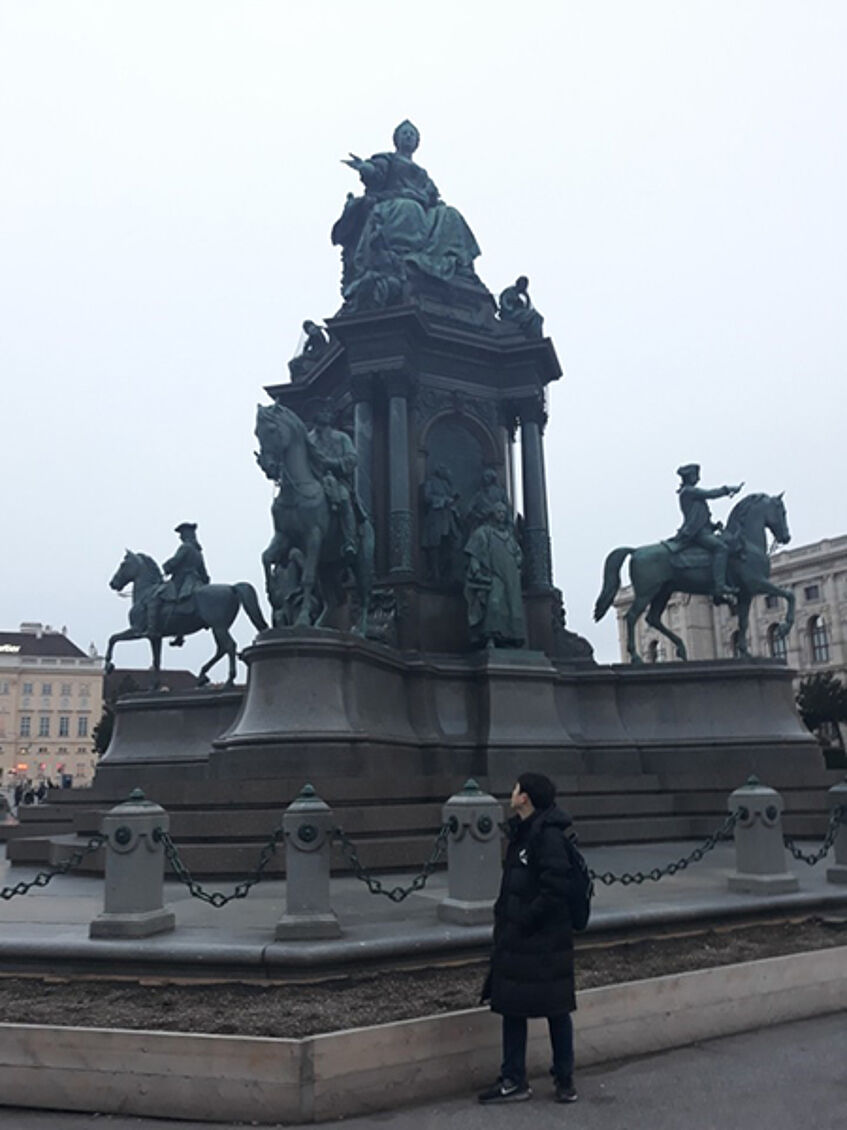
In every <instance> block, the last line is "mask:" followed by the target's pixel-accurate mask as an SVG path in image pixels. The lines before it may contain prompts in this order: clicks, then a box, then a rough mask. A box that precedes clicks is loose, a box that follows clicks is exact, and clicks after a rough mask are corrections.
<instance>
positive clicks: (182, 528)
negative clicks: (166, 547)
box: [174, 522, 197, 534]
mask: <svg viewBox="0 0 847 1130" xmlns="http://www.w3.org/2000/svg"><path fill="white" fill-rule="evenodd" d="M196 531H197V523H196V522H180V524H179V525H178V526H174V533H175V534H193V533H196Z"/></svg>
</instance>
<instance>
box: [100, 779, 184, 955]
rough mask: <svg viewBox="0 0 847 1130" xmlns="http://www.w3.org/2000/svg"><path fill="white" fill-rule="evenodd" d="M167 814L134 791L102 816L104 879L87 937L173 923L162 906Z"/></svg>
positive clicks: (154, 929)
mask: <svg viewBox="0 0 847 1130" xmlns="http://www.w3.org/2000/svg"><path fill="white" fill-rule="evenodd" d="M168 826H169V821H168V814H167V813H166V812H165V810H164V809H163V808H161V807H160V806H159V805H158V804H153V803H152V802H151V801H149V800H146V799H145V797H144V794H143V793H142V792H141V791H140V790H137V791H136V792H134V793H133V794H132V796H131V797H130V798H129V800H128V801H126V802H125V803H124V804H119V805H117V806H116V807H115V808H113V809H112V811H111V812H110V813H109V815H108V816H106V817H105V818H104V820H103V827H102V831H103V835H104V836H106V837H108V845H107V848H106V881H105V889H104V900H103V913H102V914H100V915H98V917H97V918H95V919H94V921H93V922H92V923H91V925H90V927H89V935H90V937H92V938H147V937H149V936H150V935H151V934H161V933H164V932H167V931H169V930H173V928H174V922H175V919H174V915H173V912H172V911H171V910H170V908H169V907H165V906H164V905H163V892H164V862H165V859H164V849H163V846H162V841H161V839H160V838H159V835H158V833H159V832H167V830H168Z"/></svg>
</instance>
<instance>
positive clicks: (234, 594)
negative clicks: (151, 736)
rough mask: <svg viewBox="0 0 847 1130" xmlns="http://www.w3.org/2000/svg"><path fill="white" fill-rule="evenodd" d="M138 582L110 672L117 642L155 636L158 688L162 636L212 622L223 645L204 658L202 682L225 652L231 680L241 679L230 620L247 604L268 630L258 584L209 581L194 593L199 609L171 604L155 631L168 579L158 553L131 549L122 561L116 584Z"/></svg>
mask: <svg viewBox="0 0 847 1130" xmlns="http://www.w3.org/2000/svg"><path fill="white" fill-rule="evenodd" d="M130 582H132V605H131V607H130V610H129V628H127V629H126V631H124V632H116V633H115V635H113V636H111V637H110V638H109V645H108V647H107V648H106V657H105V658H106V674H107V675H108V674H109V672H110V671H113V670H114V669H115V668H114V664H113V663H112V651H113V649H114V647H115V644H116V643H122V642H123V641H124V640H142V639H148V640H149V641H150V650H151V651H152V653H153V683H152V687H153V689H156V688H157V687H158V686H159V685H160V670H161V663H162V637H163V636H190V635H193V634H194V633H195V632H201V631H203V630H204V629H206V628H208V629H209V631H210V632H211V633H212V635H213V636H214V637H215V643H216V644H217V650H216V651H215V654H214V655H213V656H212V658H211V659H210V660H209V662H208V663H204V664H203V666H202V668H201V669H200V673H199V675H198V676H197V685H198V687H203V686H205V685H206V684H207V683H208V682H209V677H208V674H207V672H208V671H209V669H210V668H211V667H212V666H213V665H214V664H215V663H217V661H218V660H219V659H221V658H223V656H227V658H228V659H229V676H228V678H227V686H231V685H232V684H233V683H234V682H235V658H236V644H235V640H234V639H233V638H232V636H231V635H230V633H229V628H230V625H231V624H232V622H233V620H234V619H235V617H236V616H237V615H238V612H239V609H241V608H243V609H244V611H245V612H246V613H247V615H248V616H249V617H250V621H251V623H252V624H253V627H254V628H256V629H257V630H258V631H260V632H261V631H264V629H265V628H267V626H268V625H267V623H266V622H265V618H264V616H263V615H262V610H261V609H260V608H259V600H258V597H257V596H256V590H255V589H254V588H253V586H252V585H251V584H248V582H247V581H239V582H238V583H237V584H234V585H203V586H201V587H200V588H199V589H197V591H196V592H195V593H194V597H193V599H194V611H189V612H183V611H182V610H181V609H179V608H176V609H173V608H171V609H168V608H167V607H166V608H165V613H164V615H163V617H162V633H161V635H150V634H149V632H148V630H147V621H148V615H147V606H148V603H149V600H150V597H151V596H152V594H153V590H154V589H155V588H156V586H157V585H159V584H161V583H162V571H161V569H160V568H159V566H158V565H157V564H156V562H155V561H154V560H153V558H152V557H150V556H148V554H146V553H133V552H132V550H130V549H128V550H127V551H126V553H125V554H124V559H123V561H122V562H121V563H120V565H119V566H118V569H117V572H116V573H115V575H114V577H112V579H111V581H109V586H110V588H113V589H114V590H115V591H116V592H120V591H121V589H123V588H124V587H125V586H126V585H128V584H129V583H130Z"/></svg>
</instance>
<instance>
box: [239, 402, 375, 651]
mask: <svg viewBox="0 0 847 1130" xmlns="http://www.w3.org/2000/svg"><path fill="white" fill-rule="evenodd" d="M256 438H257V439H258V441H259V451H258V452H257V453H256V461H257V463H258V464H259V466H260V467H261V469H262V470H263V471H264V473H265V474H266V475H267V477H268V478H269V479H271V480H272V481H273V482H274V483H276V485H277V486H278V488H279V489H278V491H277V494H276V497H275V498H274V501H273V505H272V507H271V516H272V518H273V527H274V535H273V538H272V539H271V541H270V544H269V545H268V547H267V549H266V550H265V551H264V553H263V554H262V566H263V568H264V572H265V585H266V588H267V593H268V599H269V601H270V603H271V606H272V608H273V622H274V627H285V626H290V625H297V626H306V627H310V626H311V627H321V626H323V625H324V624H325V622H326V621H327V620H329V622H330V623H331V622H332V619H333V617H334V614H335V612H336V610H337V609H338V608H339V607H340V606H341V605H343V604H344V603H345V601H346V596H347V594H346V591H345V590H346V587H347V586H348V585H349V583H350V582H352V585H353V588H354V590H355V593H356V596H357V598H358V614H357V618H356V623H355V626H354V628H353V631H355V632H356V633H357V634H359V635H362V636H364V635H366V632H367V618H368V603H369V600H370V594H371V588H372V586H373V572H374V565H373V558H374V532H373V525H372V524H371V521H370V518H369V517H368V515H367V513H366V512H365V510H364V507H363V506H362V504H361V502H360V500H359V498H358V496H357V494H356V490H355V486H354V481H353V477H354V473H355V469H356V464H357V456H356V449H355V447H354V446H353V441H352V440H351V439H350V437H349V436H348V435H347V434H346V433H345V432H342V431H339V430H338V429H336V428H334V427H333V426H332V409H331V407H330V406H329V404H327V403H323V404H321V406H320V407H319V409H318V411H317V413H316V416H315V426H314V428H313V429H312V431H308V430H307V428H306V425H305V424H304V423H303V421H302V420H301V419H300V417H299V416H298V415H297V414H296V413H295V412H292V411H291V409H290V408H286V407H285V406H284V405H283V404H279V403H274V404H272V405H270V406H268V407H265V406H262V405H259V407H258V411H257V414H256Z"/></svg>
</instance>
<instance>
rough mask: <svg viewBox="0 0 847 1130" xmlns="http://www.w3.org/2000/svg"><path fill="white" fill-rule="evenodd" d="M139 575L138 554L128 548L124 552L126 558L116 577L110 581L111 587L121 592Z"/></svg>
mask: <svg viewBox="0 0 847 1130" xmlns="http://www.w3.org/2000/svg"><path fill="white" fill-rule="evenodd" d="M137 576H138V555H137V554H135V553H133V552H132V550H131V549H128V550H127V551H126V553H125V554H124V559H123V561H122V562H121V563H120V565H119V566H118V568H117V570H116V572H115V575H114V577H112V579H111V581H109V588H110V589H114V590H115V592H120V591H121V589H122V588H125V587H126V586H127V585H128V584H129V582H130V581H134V580H135V578H136V577H137Z"/></svg>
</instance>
